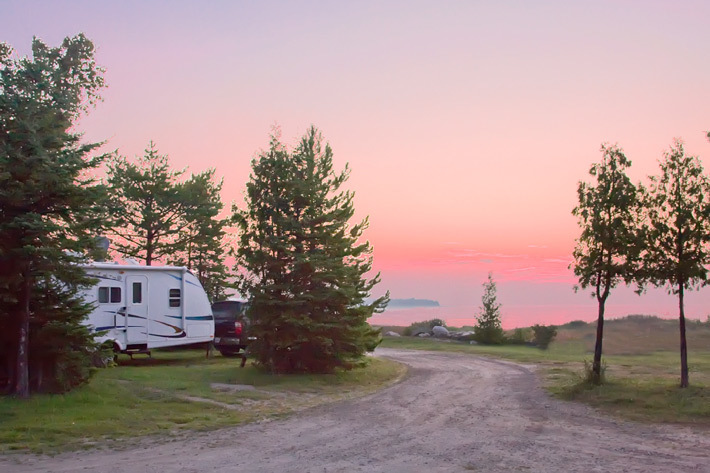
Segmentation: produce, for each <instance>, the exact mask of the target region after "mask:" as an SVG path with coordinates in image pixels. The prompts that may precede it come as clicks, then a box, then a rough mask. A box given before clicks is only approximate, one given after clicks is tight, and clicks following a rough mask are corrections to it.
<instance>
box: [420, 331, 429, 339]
mask: <svg viewBox="0 0 710 473" xmlns="http://www.w3.org/2000/svg"><path fill="white" fill-rule="evenodd" d="M417 337H422V338H425V337H431V334H430V333H429V332H422V333H419V334H417Z"/></svg>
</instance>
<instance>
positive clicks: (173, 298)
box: [169, 289, 180, 307]
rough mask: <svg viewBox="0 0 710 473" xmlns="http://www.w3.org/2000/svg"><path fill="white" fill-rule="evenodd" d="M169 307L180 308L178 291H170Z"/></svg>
mask: <svg viewBox="0 0 710 473" xmlns="http://www.w3.org/2000/svg"><path fill="white" fill-rule="evenodd" d="M169 300H170V307H180V289H170V297H169Z"/></svg>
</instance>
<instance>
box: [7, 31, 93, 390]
mask: <svg viewBox="0 0 710 473" xmlns="http://www.w3.org/2000/svg"><path fill="white" fill-rule="evenodd" d="M32 54H33V57H32V58H21V59H15V58H13V52H12V49H11V48H10V47H9V46H7V45H5V44H0V326H1V327H3V330H2V331H0V358H1V359H2V366H0V369H2V368H5V371H6V374H7V378H8V379H9V383H8V385H7V386H6V390H7V391H8V392H10V393H13V394H15V395H17V396H19V397H27V396H28V395H29V392H30V389H32V390H37V389H42V390H52V391H62V390H66V389H69V388H71V387H72V386H74V385H76V384H78V383H81V382H84V381H85V380H86V379H87V378H88V373H89V362H90V359H89V351H90V350H91V349H92V347H93V340H92V336H91V334H90V333H89V331H88V329H86V327H84V326H83V325H81V321H82V320H83V318H84V317H85V316H86V315H87V314H88V311H89V307H88V306H87V305H86V304H84V303H83V301H82V300H81V298H80V296H79V295H78V290H79V288H80V286H82V285H86V284H88V283H89V281H87V279H86V277H85V275H84V273H83V271H82V270H81V268H79V267H78V266H77V263H80V262H82V261H84V255H86V253H87V251H90V250H91V249H92V247H93V246H94V242H95V240H94V238H95V236H96V233H98V232H100V229H101V227H102V222H103V221H104V219H105V205H104V204H105V195H106V194H105V189H104V188H103V187H102V186H99V185H96V183H95V182H94V181H93V179H91V178H90V177H87V176H88V175H90V173H91V171H92V170H93V169H95V168H96V167H97V166H98V165H99V164H100V162H101V160H102V159H103V157H102V156H99V157H94V158H91V157H89V154H90V153H91V152H92V151H93V150H94V149H96V148H97V147H98V146H99V145H98V144H82V143H81V135H80V134H79V133H76V132H74V131H73V126H74V123H75V121H76V119H77V118H78V117H79V116H80V115H81V113H82V112H84V111H86V110H87V109H88V107H89V106H91V105H93V104H94V103H95V102H96V100H98V99H99V96H98V91H99V90H100V89H101V88H102V87H103V77H102V70H101V69H100V68H99V67H97V66H96V64H95V62H94V46H93V44H92V43H91V41H89V40H88V39H87V38H86V37H84V36H83V35H81V34H80V35H78V36H75V37H73V38H66V39H65V40H64V41H63V43H62V45H61V46H60V47H58V48H51V47H48V46H47V45H45V44H44V43H43V42H42V41H40V40H39V39H36V38H35V39H34V40H33V43H32Z"/></svg>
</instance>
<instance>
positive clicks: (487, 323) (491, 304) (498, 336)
mask: <svg viewBox="0 0 710 473" xmlns="http://www.w3.org/2000/svg"><path fill="white" fill-rule="evenodd" d="M496 293H497V288H496V283H495V281H494V280H493V274H492V273H488V280H487V281H486V282H485V283H483V296H482V297H481V304H482V305H481V311H480V312H479V314H478V315H477V316H476V321H477V323H476V327H475V332H474V333H475V335H474V338H475V340H476V341H477V342H479V343H486V344H500V343H503V342H504V341H505V335H504V334H503V329H502V327H501V322H500V307H501V305H500V303H498V296H497V295H496Z"/></svg>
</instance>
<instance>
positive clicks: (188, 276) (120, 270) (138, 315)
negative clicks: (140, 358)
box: [82, 263, 214, 354]
mask: <svg viewBox="0 0 710 473" xmlns="http://www.w3.org/2000/svg"><path fill="white" fill-rule="evenodd" d="M82 267H83V268H84V270H85V271H86V273H87V274H88V275H89V276H91V277H93V278H95V279H97V280H98V283H97V284H96V285H95V286H93V287H90V288H87V289H86V290H84V299H85V300H86V301H88V302H93V303H94V310H93V312H91V314H90V315H89V318H88V320H87V322H86V323H87V325H89V326H90V327H91V328H92V330H93V331H95V332H105V333H104V334H103V335H100V336H98V337H97V340H98V341H99V342H101V343H104V342H112V343H113V345H114V350H115V351H116V352H125V353H129V354H130V353H149V350H150V349H151V348H159V347H171V346H176V345H187V344H190V343H200V342H210V341H212V340H213V338H214V318H213V316H212V309H211V307H210V303H209V300H208V299H207V294H205V290H204V289H203V288H202V284H200V281H199V280H198V279H197V278H196V277H195V276H194V275H193V274H192V273H191V272H190V271H189V270H188V269H187V268H184V267H177V266H139V265H137V264H135V265H129V264H118V263H91V264H86V265H83V266H82Z"/></svg>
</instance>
